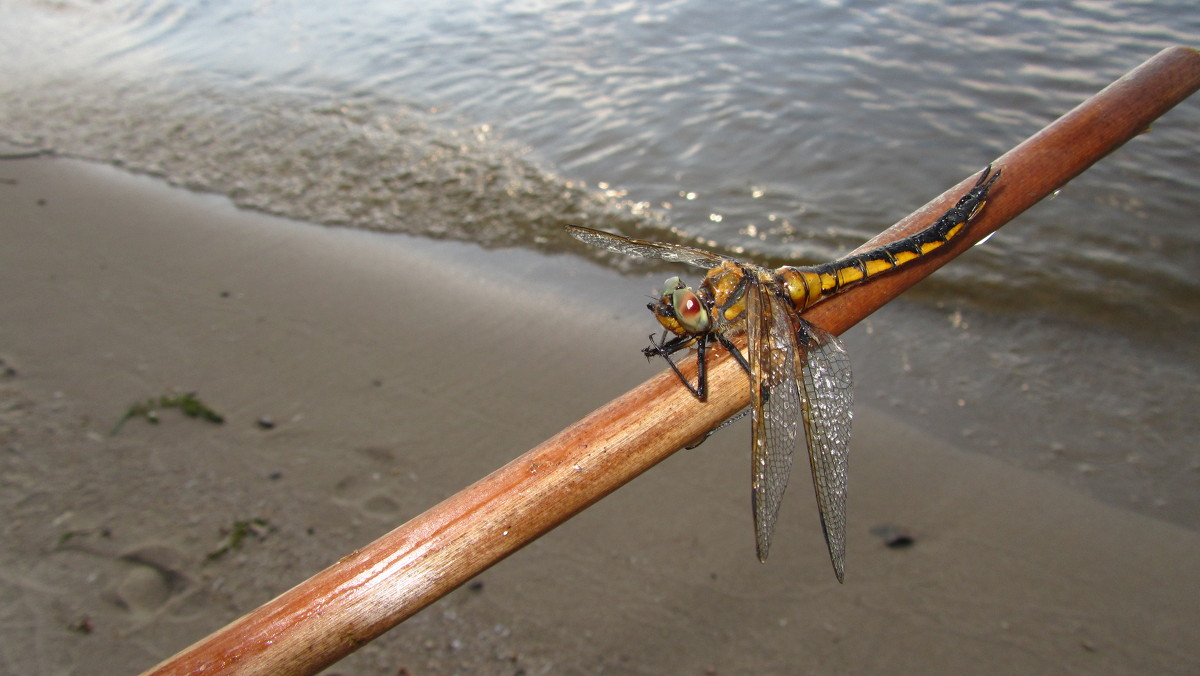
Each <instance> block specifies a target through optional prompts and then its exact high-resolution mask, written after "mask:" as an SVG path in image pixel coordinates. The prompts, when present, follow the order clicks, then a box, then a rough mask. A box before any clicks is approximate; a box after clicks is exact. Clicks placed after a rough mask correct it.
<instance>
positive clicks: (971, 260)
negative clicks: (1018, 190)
mask: <svg viewBox="0 0 1200 676" xmlns="http://www.w3.org/2000/svg"><path fill="white" fill-rule="evenodd" d="M414 5H416V3H388V2H379V1H378V0H358V1H356V2H344V3H337V4H311V3H300V2H268V1H264V2H258V3H244V2H232V1H224V2H220V1H219V2H208V3H181V2H178V1H177V0H176V1H168V0H157V1H152V2H131V1H113V2H102V3H88V2H57V3H39V2H10V3H6V4H4V5H3V6H0V57H2V58H0V137H3V138H6V139H8V140H10V141H21V142H26V143H29V144H32V145H36V146H39V147H48V148H53V149H55V150H57V151H59V152H63V153H67V154H75V155H80V156H85V157H90V158H94V159H98V160H101V161H106V162H113V163H118V164H121V165H124V166H127V167H129V168H131V169H134V170H137V171H144V172H151V173H155V174H160V175H162V176H164V177H166V178H168V179H169V180H171V181H173V182H176V183H179V184H182V185H186V186H189V187H193V188H197V189H202V190H210V191H214V192H219V193H223V194H227V195H229V196H230V197H231V198H233V199H234V200H236V201H237V202H238V203H239V204H242V205H245V206H250V207H254V208H259V209H264V210H267V211H272V212H276V213H281V214H284V215H288V216H293V217H296V218H301V219H307V220H313V221H318V222H323V223H329V224H337V225H344V226H350V227H359V228H370V229H378V230H389V231H399V232H407V233H413V234H419V235H426V236H434V237H448V238H458V239H463V240H467V241H472V242H478V243H480V244H483V245H485V246H514V245H515V246H528V247H532V248H547V249H562V248H565V247H567V246H569V245H568V243H567V242H566V240H565V239H563V238H562V237H561V233H560V225H561V224H562V223H564V222H582V223H586V224H591V225H593V226H596V227H601V228H606V229H617V230H622V231H625V232H631V233H632V232H636V233H638V234H640V235H642V236H646V237H651V238H668V237H674V238H677V239H681V240H683V241H693V242H701V243H704V244H707V245H712V246H715V247H718V248H721V249H723V250H725V251H728V252H736V253H742V254H744V255H746V256H747V257H752V258H755V259H757V260H759V261H762V262H768V263H772V264H779V263H782V262H784V261H792V262H801V263H813V262H820V261H823V260H827V259H830V258H833V257H835V256H837V255H839V254H841V253H844V252H845V251H847V250H849V249H851V248H853V247H855V246H857V245H858V244H859V243H861V241H863V240H864V239H867V238H868V237H870V236H872V235H873V234H875V233H876V232H877V231H878V230H879V229H880V228H881V227H883V226H885V225H887V224H890V223H891V222H893V221H895V220H897V219H898V218H900V217H901V216H904V215H905V214H907V213H908V212H909V211H911V210H912V209H913V208H915V207H917V206H919V205H921V204H923V203H924V202H925V201H926V200H927V199H928V198H929V197H931V196H933V195H935V194H937V193H939V192H941V190H942V189H944V187H945V186H947V185H949V184H951V183H953V182H955V181H957V180H959V179H960V178H962V177H963V176H965V175H967V174H968V173H972V172H975V171H978V170H979V169H980V168H981V167H982V166H983V165H984V164H986V163H987V162H988V161H990V160H991V159H992V158H993V157H995V156H997V155H999V154H1001V153H1002V152H1004V151H1005V150H1007V149H1009V148H1010V147H1012V146H1013V145H1015V144H1016V143H1018V142H1020V141H1021V140H1023V139H1024V138H1025V137H1027V136H1028V135H1030V134H1032V133H1034V132H1036V131H1037V130H1038V129H1040V128H1041V127H1042V126H1044V125H1045V124H1047V123H1049V122H1050V121H1052V120H1053V119H1055V118H1057V117H1058V116H1059V115H1061V114H1063V113H1065V112H1066V111H1068V110H1069V109H1071V108H1072V107H1074V106H1075V105H1076V104H1078V103H1079V102H1080V101H1082V100H1083V99H1085V98H1086V97H1087V96H1089V95H1091V94H1092V93H1095V92H1096V91H1098V90H1099V89H1101V88H1103V87H1104V86H1105V85H1107V84H1108V83H1110V82H1111V81H1112V80H1114V79H1116V78H1117V77H1119V76H1120V75H1121V74H1123V73H1124V72H1126V71H1128V70H1129V69H1131V68H1133V67H1134V66H1136V65H1137V64H1138V63H1140V62H1141V61H1143V60H1145V59H1147V58H1149V57H1150V56H1152V55H1153V54H1154V53H1156V52H1157V51H1158V50H1159V49H1161V48H1163V47H1165V46H1169V45H1172V44H1185V45H1190V46H1200V12H1196V11H1195V8H1194V7H1193V6H1192V3H1191V2H1156V3H1134V2H1114V1H1109V2H1104V1H1092V2H1077V3H1071V4H1061V3H1060V4H1059V5H1060V6H1051V5H1048V4H1047V3H1042V2H1004V3H997V2H985V3H973V4H970V5H969V6H959V5H957V4H955V3H938V2H909V3H884V2H850V3H845V2H837V3H833V2H799V3H797V2H790V1H789V2H784V1H764V2H754V3H728V2H721V1H718V0H675V1H673V2H659V3H633V2H619V1H615V0H610V1H597V2H584V1H576V2H567V1H561V2H556V1H552V0H545V1H541V2H535V1H532V0H530V1H527V2H499V1H496V0H491V1H485V0H477V1H475V2H458V1H456V2H448V1H446V0H440V1H438V0H435V1H433V2H425V3H422V4H421V5H420V6H419V7H418V6H414ZM1197 148H1200V105H1197V101H1196V100H1191V101H1188V102H1186V103H1184V104H1183V105H1182V106H1180V107H1179V108H1177V109H1176V110H1174V111H1172V112H1171V113H1169V114H1168V115H1166V116H1165V117H1164V118H1163V119H1162V120H1161V121H1160V122H1159V124H1158V125H1156V127H1155V129H1154V131H1153V132H1152V133H1150V134H1146V135H1143V136H1141V137H1139V138H1138V139H1136V140H1134V141H1133V142H1131V143H1130V144H1128V145H1127V146H1126V147H1124V148H1123V149H1121V150H1119V151H1118V152H1116V153H1115V154H1113V155H1112V156H1110V157H1109V158H1107V159H1105V160H1104V161H1103V162H1101V163H1100V164H1099V165H1097V166H1096V167H1095V168H1093V169H1091V170H1089V171H1088V172H1087V173H1085V174H1084V175H1082V176H1080V177H1079V178H1077V179H1076V180H1075V181H1074V182H1073V183H1072V184H1071V185H1070V186H1068V187H1067V188H1066V189H1065V190H1064V191H1063V192H1062V193H1061V194H1060V195H1059V196H1057V197H1056V198H1054V199H1052V200H1048V201H1046V202H1044V203H1043V204H1041V205H1039V206H1038V207H1036V208H1034V209H1032V210H1030V211H1029V212H1027V213H1026V214H1025V215H1023V216H1022V217H1021V218H1020V219H1019V221H1017V222H1015V223H1013V224H1011V225H1010V226H1008V227H1006V228H1005V229H1004V230H1003V231H1001V232H1000V233H998V235H997V236H996V237H994V238H992V240H990V241H989V242H988V244H987V245H986V246H985V247H980V248H978V249H976V250H975V251H973V252H971V253H970V254H969V255H966V256H963V257H962V258H960V259H959V260H958V261H956V262H955V264H954V265H952V266H947V268H946V269H945V270H943V271H941V272H939V274H938V275H937V276H936V277H935V278H934V279H932V280H930V281H929V282H927V283H925V284H922V285H921V286H920V287H919V288H918V289H917V290H916V295H915V296H914V299H915V300H916V301H917V305H916V306H912V307H909V309H908V310H905V311H897V312H892V313H890V314H889V315H888V317H890V318H889V319H888V321H889V325H888V328H887V331H886V334H887V335H886V337H884V336H882V335H879V336H876V335H875V334H871V336H872V337H869V338H865V339H863V340H865V341H867V344H866V345H865V346H863V347H860V348H858V352H862V351H864V348H865V351H868V352H869V353H870V354H869V355H867V356H863V357H860V356H858V354H857V353H856V360H858V361H860V362H863V363H865V364H868V365H872V366H871V367H872V368H876V369H879V370H881V371H884V372H887V371H889V369H890V370H891V371H894V372H895V374H896V376H897V381H896V382H903V381H901V380H899V378H900V377H901V376H903V375H905V374H906V373H909V372H911V371H912V370H913V369H914V368H915V369H916V370H917V372H918V373H920V372H921V370H922V368H928V369H930V370H931V371H936V369H937V364H938V362H939V360H945V363H950V364H956V365H957V366H955V368H956V369H962V368H963V367H962V365H963V364H964V363H966V364H968V365H969V366H968V367H966V368H965V370H964V371H963V372H965V373H968V374H969V377H966V378H963V379H961V382H956V383H955V385H954V387H952V388H948V389H949V390H952V391H953V394H949V395H947V394H946V393H945V392H942V391H940V390H939V388H940V387H942V386H940V385H938V384H937V382H936V379H934V378H933V377H930V379H929V381H928V382H924V381H922V380H921V379H920V378H915V379H913V380H914V381H915V382H916V387H917V388H918V389H920V388H925V390H923V392H924V394H923V395H922V396H924V395H928V397H929V399H930V401H931V402H936V401H937V400H938V397H939V396H949V397H950V399H951V401H953V400H959V401H963V400H965V401H988V400H989V399H996V400H1004V399H1005V398H1007V397H1009V396H1010V395H1012V394H1013V393H1014V391H1015V393H1016V394H1015V396H1016V397H1017V399H1018V401H1016V402H1015V403H1013V404H1010V406H1011V407H1012V408H1011V409H1006V413H1007V416H996V415H990V414H989V413H988V412H986V411H958V412H956V413H957V414H958V415H959V416H960V417H961V418H962V419H965V420H967V421H968V422H967V423H966V424H965V425H964V427H965V429H964V434H965V435H966V437H965V438H964V439H963V440H960V441H961V442H962V443H965V444H966V445H967V446H975V447H978V448H979V449H980V450H984V451H988V452H997V451H996V450H995V448H994V447H996V446H997V445H998V444H999V443H1000V442H999V441H998V440H1000V439H1004V438H1005V437H1006V435H1007V436H1009V437H1010V436H1011V426H1012V424H1014V421H1015V422H1016V424H1024V425H1026V426H1027V433H1028V434H1029V435H1030V444H1031V445H1032V450H1030V451H1026V452H1025V454H1024V455H1022V456H1021V457H1018V458H1015V461H1016V462H1022V463H1024V464H1026V465H1029V466H1035V467H1046V468H1049V469H1050V470H1051V471H1055V472H1058V473H1060V474H1063V475H1066V476H1069V477H1074V479H1073V480H1075V481H1076V482H1077V483H1082V484H1083V485H1085V486H1089V487H1093V488H1094V489H1095V490H1096V491H1097V492H1098V493H1101V494H1103V495H1106V496H1107V497H1110V498H1113V499H1116V500H1118V501H1122V502H1126V503H1132V504H1135V505H1137V506H1139V507H1143V508H1145V509H1147V510H1148V511H1150V512H1152V513H1162V514H1164V515H1166V516H1167V517H1168V518H1172V519H1174V520H1177V521H1181V522H1186V523H1189V524H1190V525H1193V526H1194V527H1200V517H1198V516H1196V514H1197V513H1200V509H1196V507H1200V498H1197V497H1196V496H1197V495H1200V490H1197V489H1200V450H1196V444H1195V443H1194V441H1193V440H1194V439H1195V438H1196V436H1197V433H1198V432H1200V429H1198V428H1197V423H1195V422H1193V420H1194V414H1193V413H1192V412H1191V411H1190V405H1191V404H1193V403H1194V402H1196V401H1198V400H1200V396H1198V395H1200V389H1198V386H1197V384H1196V382H1197V380H1200V378H1198V376H1200V350H1198V348H1197V344H1196V338H1197V335H1198V332H1200V280H1198V275H1197V273H1196V270H1197V269H1200V235H1198V234H1197V233H1198V232H1200V230H1197V228H1195V227H1194V226H1195V223H1196V220H1197V217H1198V215H1200V162H1197V159H1196V152H1197ZM572 250H573V251H575V252H576V253H578V254H585V255H595V252H583V251H581V250H579V249H572ZM613 264H617V263H615V262H614V263H613ZM621 264H623V265H628V262H623V263H621ZM631 302H635V301H631ZM964 313H966V314H965V315H964ZM963 317H966V318H967V319H963ZM881 333H882V332H881ZM913 344H921V345H924V346H927V352H925V354H926V355H928V357H926V358H928V359H929V360H930V361H931V363H930V364H929V365H928V366H927V367H921V366H920V365H918V366H915V367H914V365H913V360H914V359H918V360H919V359H921V357H920V356H919V355H918V354H916V353H914V354H911V355H910V354H909V353H908V349H909V348H908V347H906V345H913ZM877 355H878V356H877ZM1012 379H1015V381H1013V380H1012ZM952 380H953V378H952ZM889 398H894V397H892V395H889V394H888V393H887V392H886V391H885V392H881V393H880V394H879V396H878V400H880V401H888V400H889ZM911 399H912V398H911V397H899V398H898V399H897V400H896V401H894V402H893V403H894V404H895V406H897V407H898V408H900V409H901V410H902V411H905V412H912V413H913V414H914V415H917V414H921V411H922V409H923V408H924V407H923V406H921V405H917V404H913V403H911ZM917 399H920V397H917ZM934 406H935V407H936V404H934ZM982 408H985V409H986V408H987V406H984V407H982ZM1009 417H1011V418H1012V420H1010V419H1008V418H1009ZM946 424H950V425H953V424H954V423H946ZM968 431H969V432H971V434H966V433H967V432H968ZM1135 456H1136V457H1135ZM1080 477H1082V478H1080ZM1106 481H1107V482H1108V483H1105V482H1106ZM1096 486H1099V487H1098V488H1096ZM1189 515H1190V516H1189Z"/></svg>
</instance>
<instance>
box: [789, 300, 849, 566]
mask: <svg viewBox="0 0 1200 676" xmlns="http://www.w3.org/2000/svg"><path fill="white" fill-rule="evenodd" d="M797 343H798V344H799V345H800V347H799V352H800V354H802V355H803V358H802V359H803V364H802V365H801V367H800V370H801V383H802V384H803V392H802V394H803V399H802V404H801V405H802V407H803V411H804V436H805V438H806V439H807V442H808V460H809V463H810V464H811V465H812V474H813V488H814V489H815V490H816V493H817V508H818V509H819V510H820V512H821V529H822V530H823V531H824V533H825V544H826V545H828V546H829V559H830V561H832V562H833V571H834V573H836V574H837V579H838V582H842V581H843V578H844V577H845V569H846V468H847V458H848V451H849V448H850V420H851V418H852V416H853V407H854V382H853V378H852V377H851V373H850V356H849V355H848V354H846V350H845V348H844V347H842V341H840V340H838V338H837V336H835V335H833V334H831V333H829V332H828V331H825V330H824V329H822V328H820V327H817V326H813V325H812V324H809V323H808V322H803V320H802V323H801V325H800V331H799V333H798V336H797Z"/></svg>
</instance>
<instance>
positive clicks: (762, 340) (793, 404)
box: [745, 270, 800, 561]
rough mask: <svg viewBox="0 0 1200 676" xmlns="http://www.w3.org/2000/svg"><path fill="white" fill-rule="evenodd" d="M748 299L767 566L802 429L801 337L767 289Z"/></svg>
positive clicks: (759, 518) (760, 536) (760, 529)
mask: <svg viewBox="0 0 1200 676" xmlns="http://www.w3.org/2000/svg"><path fill="white" fill-rule="evenodd" d="M747 274H754V273H753V272H752V271H750V270H747ZM746 293H747V295H746V315H745V316H746V333H747V343H748V345H749V352H750V406H751V410H752V411H753V422H752V424H751V444H750V446H751V449H750V452H751V462H752V474H753V489H754V492H753V505H754V536H755V544H756V547H757V550H758V560H759V561H766V560H767V553H768V552H769V550H770V548H771V538H772V536H773V535H774V532H775V520H776V518H777V517H778V516H779V505H780V503H781V502H782V501H783V492H784V490H785V489H787V483H788V477H789V476H790V475H791V473H792V452H793V451H794V449H795V447H796V436H797V434H799V429H800V425H799V422H798V420H799V417H800V415H799V414H800V392H799V389H798V388H797V384H796V380H797V378H796V376H797V372H796V368H797V354H796V334H795V332H794V331H793V329H792V321H791V312H792V310H791V306H790V303H785V302H784V301H782V300H780V299H779V298H778V297H776V296H775V294H773V293H771V292H770V291H769V290H768V289H767V288H765V287H764V286H763V284H751V285H750V287H749V288H748V289H747V292H746Z"/></svg>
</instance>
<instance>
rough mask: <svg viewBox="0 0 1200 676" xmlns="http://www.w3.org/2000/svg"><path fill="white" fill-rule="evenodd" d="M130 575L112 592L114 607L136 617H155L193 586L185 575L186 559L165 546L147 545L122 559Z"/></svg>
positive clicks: (117, 583) (113, 588)
mask: <svg viewBox="0 0 1200 676" xmlns="http://www.w3.org/2000/svg"><path fill="white" fill-rule="evenodd" d="M119 560H120V561H123V562H124V563H125V564H127V568H128V570H127V572H126V573H125V575H124V576H123V577H121V578H120V579H119V580H118V581H117V582H116V583H115V584H114V585H113V587H112V589H111V590H110V593H109V596H110V598H111V599H112V601H113V602H114V603H116V604H117V605H119V606H121V607H123V608H125V609H127V610H129V611H130V612H133V613H146V614H149V613H154V612H157V611H158V610H159V609H160V608H162V607H163V606H164V605H165V604H166V603H167V601H169V600H170V599H171V598H172V597H174V596H177V595H179V594H181V593H182V592H183V591H184V590H185V589H187V588H188V586H189V584H190V582H189V580H188V577H187V575H186V574H185V573H184V572H183V565H182V562H183V560H184V559H183V556H182V555H181V554H180V553H179V552H177V551H176V550H174V549H172V548H170V547H166V546H162V545H147V546H143V547H138V548H136V549H133V550H130V551H128V552H126V553H124V554H122V555H121V556H120V557H119Z"/></svg>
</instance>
